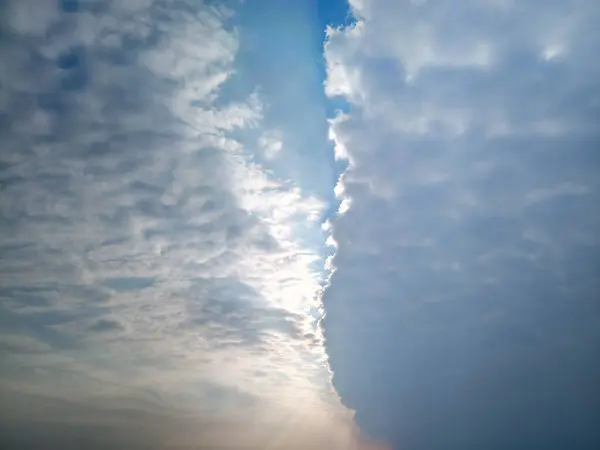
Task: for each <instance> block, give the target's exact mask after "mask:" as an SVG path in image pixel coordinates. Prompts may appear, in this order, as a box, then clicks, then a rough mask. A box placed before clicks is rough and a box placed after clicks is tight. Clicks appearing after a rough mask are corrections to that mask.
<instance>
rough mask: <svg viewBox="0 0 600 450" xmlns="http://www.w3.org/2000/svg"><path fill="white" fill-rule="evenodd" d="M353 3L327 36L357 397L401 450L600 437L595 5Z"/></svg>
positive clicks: (369, 419)
mask: <svg viewBox="0 0 600 450" xmlns="http://www.w3.org/2000/svg"><path fill="white" fill-rule="evenodd" d="M350 3H351V5H352V7H353V9H354V14H355V16H356V17H357V19H358V20H357V23H356V24H355V25H353V26H350V27H347V28H344V29H340V30H331V31H330V33H329V38H328V42H327V44H326V60H327V66H328V78H327V83H326V89H327V92H328V94H329V95H330V96H332V97H335V96H342V97H343V98H344V99H346V100H347V101H348V113H347V114H345V115H341V116H339V117H338V118H337V119H335V120H333V121H332V123H331V136H332V138H333V139H334V141H335V144H336V153H337V155H338V157H340V158H342V159H347V160H348V162H349V168H348V170H347V171H346V172H345V173H344V174H343V176H342V177H341V179H340V182H339V185H338V187H337V189H336V192H337V193H338V194H339V196H340V199H341V200H342V206H341V211H342V212H344V211H345V212H344V213H343V214H341V215H339V216H338V217H337V218H336V219H335V220H334V222H333V236H334V238H335V241H337V245H338V248H337V254H336V256H335V259H334V262H333V265H334V266H335V268H336V272H335V274H334V275H333V277H332V280H331V286H330V288H329V289H328V291H327V292H326V294H325V299H324V305H325V309H326V311H327V316H326V318H325V320H324V322H323V323H324V329H325V337H326V343H327V349H328V353H329V355H330V364H331V367H332V370H333V371H334V373H335V375H334V384H335V386H336V388H337V390H338V392H339V393H340V395H341V397H342V399H343V401H344V403H345V404H346V405H348V406H349V407H351V408H352V409H355V410H356V411H357V416H356V418H357V421H358V424H359V425H360V426H361V427H362V428H363V429H364V430H366V431H367V432H369V433H371V434H373V435H376V436H378V437H380V438H384V439H386V440H388V442H390V443H392V444H393V445H395V446H396V447H395V448H398V449H403V450H412V449H419V450H421V449H423V450H424V449H464V448H486V449H496V448H497V449H506V448H511V449H521V448H522V449H530V448H580V449H594V448H598V447H600V431H598V427H597V425H598V423H600V389H599V388H598V386H599V385H598V380H599V379H600V363H598V348H599V347H598V346H599V345H600V302H599V301H598V298H599V296H600V284H599V279H600V278H599V274H600V253H599V245H600V235H599V233H598V230H600V214H598V205H599V204H600V176H599V175H598V174H599V173H600V172H599V171H600V131H599V128H598V119H599V118H600V84H599V80H600V63H599V60H598V58H597V57H595V56H594V55H595V53H597V50H598V48H599V47H600V31H599V30H598V27H597V24H598V20H599V19H600V8H599V7H598V4H597V2H595V1H593V0H590V1H586V0H582V1H566V2H559V1H549V2H543V3H542V2H537V1H533V0H532V1H514V2H513V1H510V0H507V1H491V0H490V1H471V0H460V1H443V0H438V1H435V0H431V1H418V2H417V1H412V2H410V1H397V0H353V1H351V2H350Z"/></svg>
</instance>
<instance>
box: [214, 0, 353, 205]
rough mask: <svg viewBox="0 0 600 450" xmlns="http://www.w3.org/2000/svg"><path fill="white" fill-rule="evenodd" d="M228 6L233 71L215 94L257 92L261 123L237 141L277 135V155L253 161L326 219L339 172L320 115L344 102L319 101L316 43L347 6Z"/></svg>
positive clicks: (320, 1) (324, 2) (270, 1)
mask: <svg viewBox="0 0 600 450" xmlns="http://www.w3.org/2000/svg"><path fill="white" fill-rule="evenodd" d="M235 9H236V11H237V14H236V16H235V18H234V21H233V22H234V25H235V26H236V27H237V29H238V31H239V41H240V50H239V53H238V56H237V59H236V65H235V68H236V69H235V74H234V76H233V77H232V78H231V80H230V81H229V82H228V83H227V84H226V85H225V86H224V88H223V90H222V94H223V100H224V101H227V99H228V98H232V99H236V98H237V99H239V98H241V97H243V96H246V95H249V94H250V93H252V92H253V91H254V89H255V88H256V87H257V86H258V87H259V89H258V92H259V94H260V98H261V100H262V101H263V102H264V104H265V109H264V121H263V124H262V126H261V127H260V130H259V129H256V130H250V131H245V132H244V133H243V134H244V136H243V140H244V142H245V143H248V142H256V139H258V137H259V133H260V131H261V130H264V129H273V130H277V131H279V132H281V133H282V135H283V138H284V145H285V147H284V151H283V154H282V155H281V157H280V158H278V159H276V160H274V161H262V160H261V161H260V162H262V163H264V164H265V165H267V167H269V169H272V170H273V172H274V173H275V174H276V176H277V177H278V178H280V179H284V180H291V181H292V182H294V183H295V184H297V185H299V186H300V187H301V188H302V190H303V191H304V192H305V193H307V194H313V195H317V196H318V197H320V198H322V199H324V200H326V201H327V202H328V203H329V204H330V208H329V210H328V211H327V212H326V215H329V214H330V213H331V212H332V211H333V210H335V209H336V208H337V206H336V205H335V199H334V198H333V186H334V185H335V182H336V181H337V177H338V175H339V173H340V171H341V168H340V167H339V164H336V162H335V161H334V159H333V148H332V143H331V142H330V141H329V140H328V123H327V118H328V117H332V116H333V115H334V114H335V110H336V109H340V108H342V107H343V105H341V104H339V103H335V102H331V101H330V100H328V99H327V98H326V96H325V92H324V86H323V83H324V81H325V75H326V73H325V61H324V58H323V44H324V40H325V29H326V27H327V26H328V25H329V26H334V27H337V26H340V25H344V24H346V23H348V21H349V17H350V15H349V8H348V2H347V0H289V1H281V0H253V1H246V2H244V3H242V4H241V5H239V4H238V5H236V8H235ZM253 153H254V152H253ZM257 158H258V159H259V160H260V156H257ZM342 169H343V168H342Z"/></svg>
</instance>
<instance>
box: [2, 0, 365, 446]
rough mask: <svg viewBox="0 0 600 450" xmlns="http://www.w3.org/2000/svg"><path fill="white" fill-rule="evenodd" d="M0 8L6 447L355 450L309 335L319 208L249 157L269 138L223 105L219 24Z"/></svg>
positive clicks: (172, 8) (211, 8) (163, 8)
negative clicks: (259, 137)
mask: <svg viewBox="0 0 600 450" xmlns="http://www.w3.org/2000/svg"><path fill="white" fill-rule="evenodd" d="M4 8H5V9H4V12H5V13H4V14H3V18H2V21H3V23H2V27H3V36H4V37H3V42H2V44H1V45H0V58H1V59H2V60H3V61H11V64H6V65H2V67H1V68H0V84H1V85H2V86H3V89H2V90H1V92H0V134H1V138H2V142H3V144H2V152H1V153H0V183H1V189H2V196H1V198H0V211H1V216H0V251H1V256H0V282H1V284H2V290H1V291H0V296H1V298H2V304H1V306H0V308H1V310H0V317H2V319H1V320H0V342H1V343H2V344H1V347H0V348H1V349H2V358H1V360H2V363H1V364H0V390H1V391H2V396H3V397H4V398H5V399H6V401H3V402H2V404H3V405H17V406H18V408H17V409H16V410H14V411H13V412H10V411H8V409H7V408H2V409H1V412H2V415H1V417H2V420H1V422H2V424H1V426H2V428H3V429H4V430H7V429H12V430H13V431H11V433H9V434H6V436H8V437H7V438H6V439H7V440H6V442H7V445H10V446H13V447H15V446H18V447H19V448H23V447H28V446H29V448H37V447H39V446H41V443H40V442H41V441H45V443H44V445H45V447H44V448H47V447H48V446H50V447H56V448H58V447H60V448H71V447H74V446H80V445H84V444H85V445H86V446H87V444H88V443H89V444H90V445H92V444H94V442H96V443H97V446H99V447H102V448H104V447H105V446H110V447H111V448H119V447H127V448H129V444H131V445H133V446H135V445H140V446H142V447H147V448H153V447H152V446H156V447H158V448H171V447H173V446H183V447H190V446H192V445H194V446H195V447H196V448H228V449H229V448H231V449H235V448H249V447H248V445H250V446H252V445H255V446H256V448H265V445H266V444H267V443H269V445H271V448H294V446H296V448H307V447H311V446H312V447H313V448H314V447H315V446H316V448H332V449H335V448H336V446H337V448H349V447H350V448H351V446H352V445H355V443H356V442H355V441H356V436H355V435H354V430H353V426H352V423H351V422H350V415H349V413H348V412H347V411H346V410H344V409H343V408H341V406H340V405H339V404H338V402H337V398H336V397H335V395H334V394H333V393H332V392H331V388H330V384H329V376H330V374H329V372H328V370H327V367H326V365H325V358H326V357H325V353H324V349H323V346H322V339H321V336H320V330H319V328H318V327H317V326H316V320H317V319H318V313H316V311H319V309H320V307H321V304H320V296H321V292H322V285H323V282H324V280H323V278H324V274H323V272H324V271H323V268H322V265H323V264H322V263H323V261H322V254H321V253H320V252H321V249H320V248H317V246H315V245H314V240H315V236H317V237H319V238H321V237H322V238H323V240H324V238H325V236H324V234H323V232H322V230H321V224H320V222H321V218H322V216H323V214H324V210H325V208H326V203H325V201H324V200H323V199H322V198H321V197H319V196H317V195H315V194H314V192H315V189H312V190H310V192H306V191H305V189H303V187H302V186H301V183H299V182H297V180H294V179H292V180H290V179H289V178H287V177H285V176H282V177H278V176H277V174H275V173H273V171H268V170H267V169H266V168H265V167H263V166H262V165H261V164H260V163H259V162H256V161H255V158H254V156H255V155H254V152H253V150H254V149H255V147H256V139H251V140H250V139H247V136H249V135H253V134H258V135H264V136H270V135H269V131H268V130H271V129H275V127H271V126H270V125H269V126H268V127H263V116H264V110H265V107H264V104H265V102H264V99H263V98H262V96H261V95H260V91H259V90H251V91H250V92H248V93H247V95H237V94H236V92H235V90H231V89H230V84H229V83H232V79H233V77H234V73H235V71H236V66H235V61H236V55H237V54H238V51H239V47H240V41H239V31H238V30H237V29H236V28H235V26H234V25H233V24H234V16H233V11H232V10H230V9H228V8H225V7H222V6H219V5H214V4H213V2H206V3H205V2H197V1H177V2H175V1H166V2H164V1H160V2H159V1H152V0H137V1H133V2H111V1H79V2H75V1H63V2H41V3H39V2H31V1H10V2H9V3H8V4H7V5H6V6H5V7H4ZM263 128H264V129H263ZM31 411H37V412H36V413H35V414H30V412H31ZM123 411H128V413H127V414H124V413H123ZM61 418H62V419H61ZM209 429H210V430H209ZM213 429H214V431H213ZM234 429H235V432H234V431H232V430H234ZM24 430H34V431H35V432H32V433H29V432H28V433H27V435H26V434H25V431H24ZM148 430H150V431H148ZM109 444H110V445H109ZM94 445H96V444H94ZM219 446H220V447H219Z"/></svg>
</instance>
